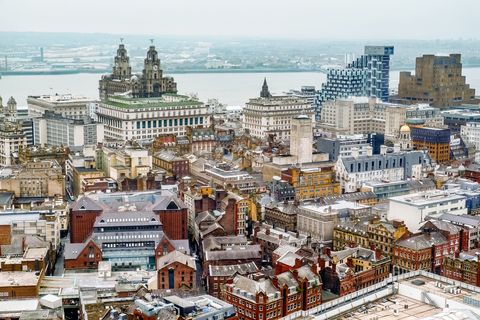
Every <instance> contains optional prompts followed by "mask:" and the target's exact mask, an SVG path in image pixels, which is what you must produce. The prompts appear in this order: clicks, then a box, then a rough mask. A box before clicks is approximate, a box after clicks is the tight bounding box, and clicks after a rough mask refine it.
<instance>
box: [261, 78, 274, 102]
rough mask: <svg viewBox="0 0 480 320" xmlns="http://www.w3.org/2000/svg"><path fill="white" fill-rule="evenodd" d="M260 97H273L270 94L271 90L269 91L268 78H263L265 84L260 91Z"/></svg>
mask: <svg viewBox="0 0 480 320" xmlns="http://www.w3.org/2000/svg"><path fill="white" fill-rule="evenodd" d="M260 97H261V98H271V97H272V95H271V94H270V91H268V84H267V78H265V79H263V85H262V91H260Z"/></svg>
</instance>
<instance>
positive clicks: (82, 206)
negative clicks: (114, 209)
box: [71, 196, 104, 211]
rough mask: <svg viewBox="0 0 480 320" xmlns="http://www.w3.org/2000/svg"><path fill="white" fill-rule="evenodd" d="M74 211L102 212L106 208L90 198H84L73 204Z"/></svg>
mask: <svg viewBox="0 0 480 320" xmlns="http://www.w3.org/2000/svg"><path fill="white" fill-rule="evenodd" d="M71 208H72V210H74V211H79V210H93V211H102V210H104V208H103V207H102V206H101V205H100V203H98V202H97V201H94V200H93V199H91V198H90V197H88V196H83V197H81V198H79V199H77V201H75V202H74V203H73V206H72V207H71Z"/></svg>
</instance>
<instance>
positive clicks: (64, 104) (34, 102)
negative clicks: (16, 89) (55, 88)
mask: <svg viewBox="0 0 480 320" xmlns="http://www.w3.org/2000/svg"><path fill="white" fill-rule="evenodd" d="M91 103H95V101H94V100H92V99H88V98H86V97H80V96H73V95H71V94H64V95H58V94H56V95H41V96H29V97H28V98H27V104H28V115H29V116H30V117H32V118H36V117H42V116H44V115H45V112H46V111H52V112H54V113H56V114H60V115H61V116H62V117H64V118H69V119H82V118H84V117H88V116H90V115H91V113H90V110H89V109H90V107H89V106H90V104H91Z"/></svg>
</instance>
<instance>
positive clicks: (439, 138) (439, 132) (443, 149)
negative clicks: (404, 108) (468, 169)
mask: <svg viewBox="0 0 480 320" xmlns="http://www.w3.org/2000/svg"><path fill="white" fill-rule="evenodd" d="M410 137H411V139H412V144H413V146H414V147H415V148H416V149H417V150H423V149H426V150H428V155H429V156H430V158H432V160H434V161H436V162H437V163H446V162H449V161H450V159H451V154H450V129H441V128H427V127H422V128H418V127H412V128H411V131H410Z"/></svg>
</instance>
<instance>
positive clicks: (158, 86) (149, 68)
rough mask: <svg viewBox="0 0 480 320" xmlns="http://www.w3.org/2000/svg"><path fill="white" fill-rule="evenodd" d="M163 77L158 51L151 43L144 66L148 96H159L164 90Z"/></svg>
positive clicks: (145, 90) (145, 87) (145, 88)
mask: <svg viewBox="0 0 480 320" xmlns="http://www.w3.org/2000/svg"><path fill="white" fill-rule="evenodd" d="M162 77H163V75H162V70H161V69H160V59H159V58H158V53H157V51H156V50H155V46H153V45H151V46H150V49H149V50H148V52H147V57H146V58H145V61H144V66H143V80H144V93H145V95H146V96H147V97H159V96H160V95H161V93H162V92H164V90H165V88H162Z"/></svg>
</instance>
